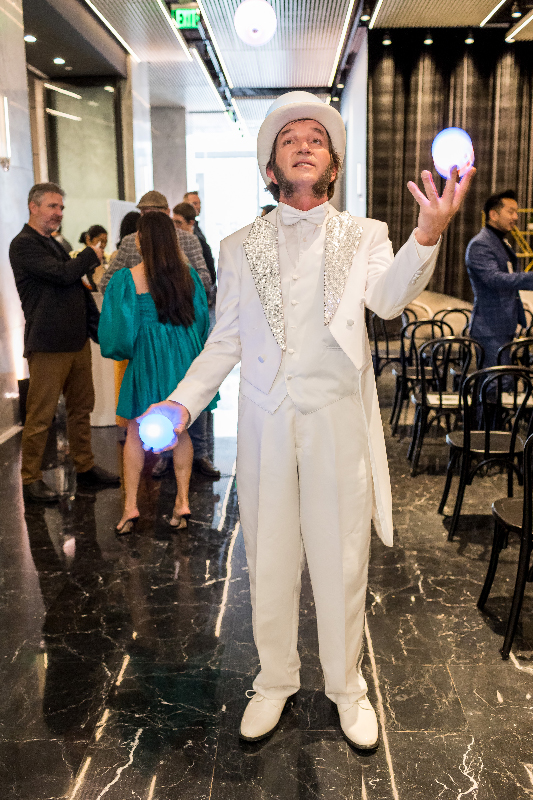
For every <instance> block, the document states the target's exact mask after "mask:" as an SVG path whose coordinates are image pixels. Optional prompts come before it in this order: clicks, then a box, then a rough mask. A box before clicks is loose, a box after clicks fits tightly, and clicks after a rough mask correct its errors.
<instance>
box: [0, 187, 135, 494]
mask: <svg viewBox="0 0 533 800" xmlns="http://www.w3.org/2000/svg"><path fill="white" fill-rule="evenodd" d="M63 197H64V192H63V190H62V189H61V188H60V187H59V186H57V185H56V184H54V183H38V184H36V185H35V186H33V187H32V189H31V190H30V194H29V197H28V207H29V212H30V218H29V221H28V224H27V225H24V227H23V229H22V230H21V232H20V233H19V234H18V236H15V238H14V239H13V241H12V242H11V246H10V248H9V258H10V261H11V267H12V269H13V274H14V276H15V283H16V285H17V290H18V293H19V295H20V301H21V304H22V310H23V312H24V318H25V320H26V327H25V331H24V355H25V357H26V358H27V359H28V366H29V371H30V382H29V389H28V399H27V404H26V421H25V424H24V431H23V434H22V484H23V493H24V499H25V500H29V501H37V502H47V503H50V502H54V501H56V500H57V499H58V496H57V494H56V493H55V492H53V491H52V490H51V489H50V488H49V487H48V486H47V485H46V484H45V483H44V481H43V480H42V471H41V463H42V459H43V455H44V450H45V447H46V440H47V438H48V430H49V428H50V425H51V424H52V421H53V419H54V415H55V412H56V408H57V403H58V400H59V397H60V395H61V393H63V394H64V396H65V404H66V409H67V427H68V438H69V444H70V452H71V454H72V457H73V459H74V463H75V466H76V471H77V476H78V484H81V485H85V486H93V487H98V486H103V485H118V483H119V479H118V477H117V476H115V475H111V474H110V473H109V472H107V471H106V470H104V469H102V468H101V467H97V466H95V464H94V456H93V453H92V449H91V428H90V414H91V411H92V410H93V406H94V386H93V378H92V368H91V349H90V342H89V333H91V335H92V336H93V338H95V333H96V330H97V325H98V309H97V308H96V305H95V303H94V300H93V299H92V297H91V294H90V292H89V291H88V290H87V289H86V288H85V287H84V285H83V283H82V280H81V279H82V276H83V275H85V274H86V273H88V272H89V273H90V272H91V271H92V270H93V269H94V268H95V267H97V266H98V264H99V263H100V262H101V259H102V251H101V249H100V248H99V247H98V246H95V247H86V248H85V250H83V251H82V252H81V253H80V254H79V255H78V256H77V257H76V258H73V259H71V258H70V257H69V255H68V254H67V253H66V251H65V250H64V249H63V247H61V245H60V244H58V243H57V242H56V241H55V240H54V238H53V236H52V233H53V232H54V231H55V230H57V229H58V228H59V226H60V225H61V220H62V217H63Z"/></svg>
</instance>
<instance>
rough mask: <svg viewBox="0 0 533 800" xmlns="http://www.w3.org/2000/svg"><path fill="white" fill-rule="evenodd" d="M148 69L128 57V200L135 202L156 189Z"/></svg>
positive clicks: (124, 98) (124, 89) (124, 90)
mask: <svg viewBox="0 0 533 800" xmlns="http://www.w3.org/2000/svg"><path fill="white" fill-rule="evenodd" d="M148 69H149V65H148V64H146V63H142V64H137V63H136V62H135V61H134V60H133V59H132V57H131V56H128V78H127V80H126V81H123V83H122V85H121V87H120V93H121V107H122V108H121V112H122V147H123V153H122V157H123V167H124V193H125V197H124V199H125V200H129V201H130V202H135V203H136V202H137V201H138V200H139V199H140V198H141V197H142V195H143V194H145V193H146V192H149V191H150V189H153V188H154V172H153V165H152V125H151V119H150V84H149V80H148V77H149V76H148Z"/></svg>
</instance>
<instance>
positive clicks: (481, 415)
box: [461, 366, 533, 461]
mask: <svg viewBox="0 0 533 800" xmlns="http://www.w3.org/2000/svg"><path fill="white" fill-rule="evenodd" d="M532 380H533V374H532V373H531V372H530V371H529V370H527V369H524V368H523V367H512V366H500V367H487V368H486V369H480V370H477V371H476V372H473V373H472V374H471V375H469V376H468V377H467V378H466V380H465V381H464V383H463V389H462V393H461V394H462V404H463V419H464V448H465V450H468V449H470V440H471V433H472V431H484V433H485V436H484V458H485V459H486V460H493V461H498V460H501V461H509V460H510V459H513V458H514V453H515V447H516V437H517V436H518V433H519V431H520V427H521V426H522V424H523V423H524V420H525V417H526V411H527V402H528V400H529V398H530V396H531V394H532V392H533V382H532ZM504 393H505V397H506V403H505V405H504V403H503V401H502V395H503V394H504ZM532 422H533V415H532V416H531V419H530V423H529V428H531V425H532ZM505 429H507V430H509V431H510V432H511V439H510V445H509V450H508V451H507V452H504V453H502V458H501V459H498V458H492V459H489V453H490V434H491V431H501V430H505ZM528 432H530V431H528Z"/></svg>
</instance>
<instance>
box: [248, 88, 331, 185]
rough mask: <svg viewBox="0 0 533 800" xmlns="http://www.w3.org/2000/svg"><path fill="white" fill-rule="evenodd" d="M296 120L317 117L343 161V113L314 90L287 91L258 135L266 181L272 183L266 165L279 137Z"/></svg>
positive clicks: (259, 160)
mask: <svg viewBox="0 0 533 800" xmlns="http://www.w3.org/2000/svg"><path fill="white" fill-rule="evenodd" d="M296 119H315V120H316V121H317V122H320V124H321V125H323V126H324V128H325V129H326V130H327V132H328V133H329V135H330V138H331V142H332V144H333V147H334V148H335V150H336V151H337V153H338V154H339V156H340V159H341V163H342V161H343V159H344V151H345V150H346V129H345V127H344V122H343V121H342V117H341V115H340V114H339V112H338V111H337V110H336V109H335V108H333V107H332V106H329V105H326V103H323V102H322V100H319V99H318V97H316V96H315V95H314V94H311V92H287V93H286V94H282V95H281V96H280V97H278V99H277V100H274V102H273V103H272V105H271V106H270V108H269V109H268V111H267V114H266V117H265V119H264V121H263V124H262V125H261V127H260V128H259V133H258V135H257V161H258V163H259V169H260V170H261V175H262V176H263V180H264V182H265V183H266V184H268V183H270V178H269V177H268V175H267V174H266V166H267V164H268V161H269V159H270V153H271V152H272V145H273V144H274V142H275V140H276V136H277V135H278V133H279V132H280V130H281V129H282V128H284V127H285V125H287V123H288V122H293V121H294V120H296Z"/></svg>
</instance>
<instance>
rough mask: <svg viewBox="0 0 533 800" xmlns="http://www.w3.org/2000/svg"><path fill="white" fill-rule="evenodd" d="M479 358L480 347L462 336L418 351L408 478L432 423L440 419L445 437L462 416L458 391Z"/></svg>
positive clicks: (427, 345)
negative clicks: (417, 374)
mask: <svg viewBox="0 0 533 800" xmlns="http://www.w3.org/2000/svg"><path fill="white" fill-rule="evenodd" d="M444 324H445V323H444ZM483 355H484V354H483V348H482V346H481V345H480V344H479V343H478V342H475V341H474V340H473V339H470V338H468V337H466V336H446V337H444V338H442V339H434V340H433V341H429V342H426V344H423V345H422V347H421V348H420V349H419V351H418V363H419V364H420V365H424V367H423V368H421V369H420V377H421V380H420V385H419V386H417V387H415V390H414V391H413V393H412V396H411V399H412V401H413V403H414V404H415V407H416V411H415V421H414V425H413V435H412V439H411V445H410V447H409V453H408V457H409V458H411V459H412V469H411V475H413V476H414V475H416V470H417V467H418V461H419V458H420V453H421V451H422V445H423V443H424V436H425V435H426V433H428V432H429V430H430V428H431V426H432V425H433V423H434V422H438V421H440V420H441V419H444V421H445V423H446V430H447V432H448V433H450V432H451V431H452V429H455V428H456V426H457V422H458V420H459V419H460V417H461V415H462V404H461V387H462V385H463V383H464V381H465V380H466V378H467V375H468V373H469V372H470V371H471V365H472V364H474V365H477V366H479V365H480V363H481V362H482V361H483ZM452 417H453V425H452Z"/></svg>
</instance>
